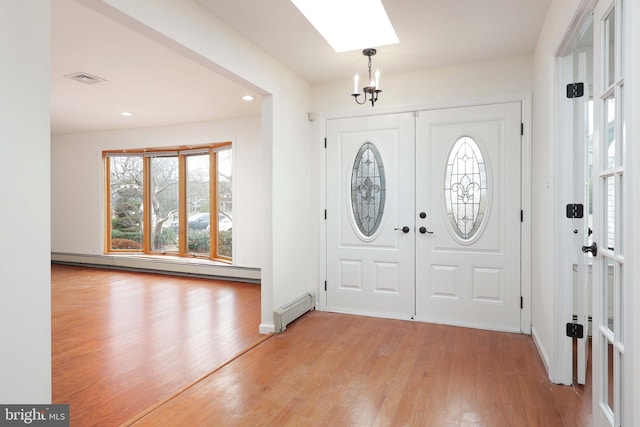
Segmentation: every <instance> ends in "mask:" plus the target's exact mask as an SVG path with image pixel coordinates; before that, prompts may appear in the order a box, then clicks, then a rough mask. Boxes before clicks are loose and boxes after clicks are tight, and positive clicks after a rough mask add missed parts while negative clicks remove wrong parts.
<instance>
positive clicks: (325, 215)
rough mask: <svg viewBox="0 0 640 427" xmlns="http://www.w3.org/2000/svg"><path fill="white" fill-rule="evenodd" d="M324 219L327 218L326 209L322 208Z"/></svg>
mask: <svg viewBox="0 0 640 427" xmlns="http://www.w3.org/2000/svg"><path fill="white" fill-rule="evenodd" d="M324 219H327V210H326V209H325V210H324Z"/></svg>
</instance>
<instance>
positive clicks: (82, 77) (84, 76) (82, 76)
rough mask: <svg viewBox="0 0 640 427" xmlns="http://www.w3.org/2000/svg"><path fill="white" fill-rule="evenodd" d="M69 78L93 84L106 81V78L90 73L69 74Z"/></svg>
mask: <svg viewBox="0 0 640 427" xmlns="http://www.w3.org/2000/svg"><path fill="white" fill-rule="evenodd" d="M65 77H66V78H68V79H71V80H75V81H77V82H80V83H85V84H88V85H93V84H96V83H102V82H106V81H107V80H106V79H103V78H100V77H96V76H92V75H91V74H89V73H73V74H69V75H68V76H65Z"/></svg>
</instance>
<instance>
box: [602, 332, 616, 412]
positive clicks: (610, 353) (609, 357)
mask: <svg viewBox="0 0 640 427" xmlns="http://www.w3.org/2000/svg"><path fill="white" fill-rule="evenodd" d="M604 342H605V343H607V344H606V346H607V350H606V353H605V359H604V360H605V366H606V367H607V381H606V383H605V384H604V385H605V387H606V390H607V391H606V393H605V399H606V403H607V405H608V406H609V409H611V412H614V411H615V407H614V404H613V402H614V390H615V382H614V379H613V373H614V371H613V367H614V366H613V357H614V353H615V350H614V348H613V344H611V343H610V342H608V341H607V340H606V339H605V340H604Z"/></svg>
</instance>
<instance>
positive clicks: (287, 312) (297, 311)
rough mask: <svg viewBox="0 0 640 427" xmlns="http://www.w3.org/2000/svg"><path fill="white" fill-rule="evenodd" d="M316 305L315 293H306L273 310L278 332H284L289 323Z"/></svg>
mask: <svg viewBox="0 0 640 427" xmlns="http://www.w3.org/2000/svg"><path fill="white" fill-rule="evenodd" d="M315 307H316V303H315V298H314V296H313V294H311V293H306V294H304V295H302V296H301V297H299V298H296V299H295V300H294V301H291V302H290V303H289V304H285V305H283V306H282V307H280V308H278V309H277V310H276V311H274V312H273V324H274V326H275V331H276V332H282V331H284V330H285V329H286V328H287V325H288V324H289V323H291V322H293V321H294V320H296V319H297V318H298V317H300V316H302V315H303V314H305V313H306V312H308V311H311V310H314V309H315Z"/></svg>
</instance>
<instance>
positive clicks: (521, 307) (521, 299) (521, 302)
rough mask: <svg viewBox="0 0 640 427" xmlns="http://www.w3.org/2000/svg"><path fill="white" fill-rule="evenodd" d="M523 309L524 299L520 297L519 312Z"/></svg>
mask: <svg viewBox="0 0 640 427" xmlns="http://www.w3.org/2000/svg"><path fill="white" fill-rule="evenodd" d="M523 308H524V298H522V297H520V310H522V309H523Z"/></svg>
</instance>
